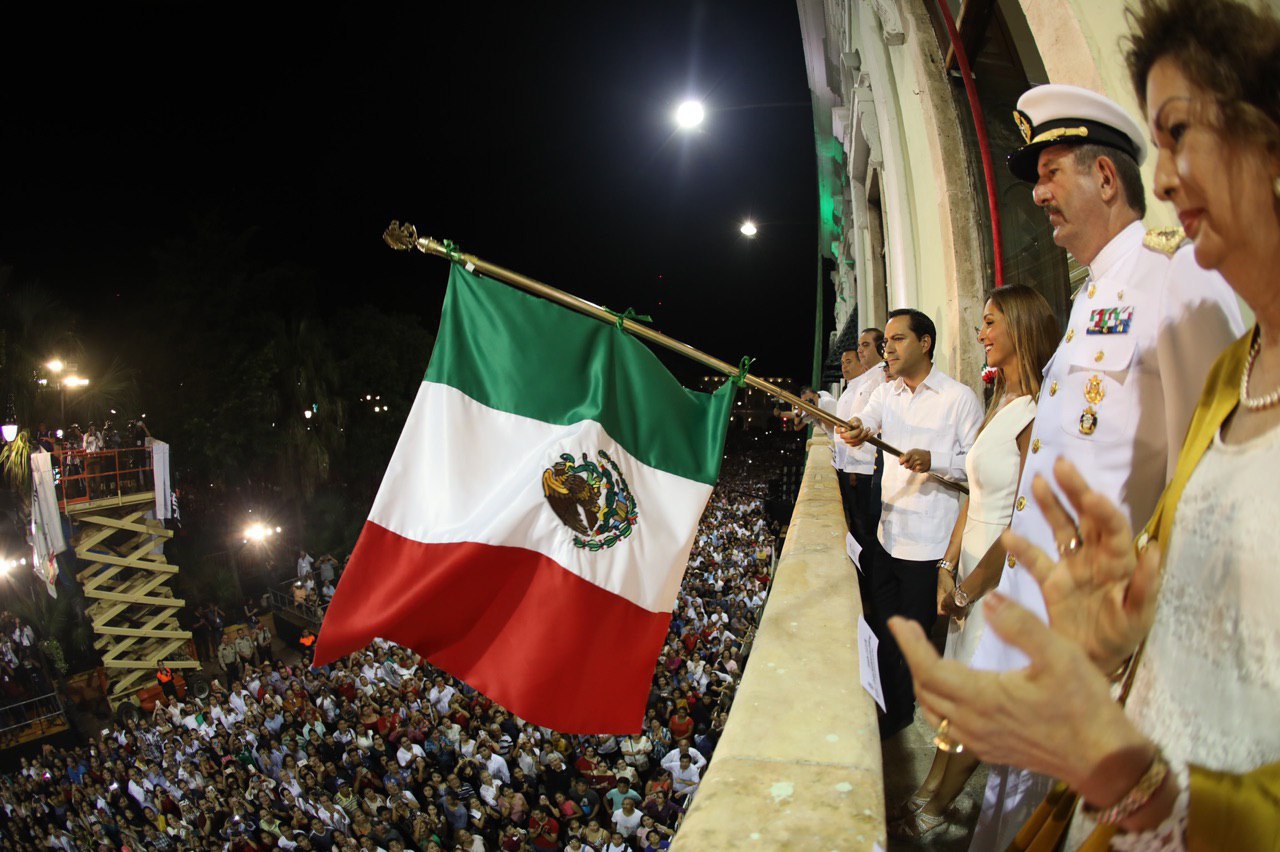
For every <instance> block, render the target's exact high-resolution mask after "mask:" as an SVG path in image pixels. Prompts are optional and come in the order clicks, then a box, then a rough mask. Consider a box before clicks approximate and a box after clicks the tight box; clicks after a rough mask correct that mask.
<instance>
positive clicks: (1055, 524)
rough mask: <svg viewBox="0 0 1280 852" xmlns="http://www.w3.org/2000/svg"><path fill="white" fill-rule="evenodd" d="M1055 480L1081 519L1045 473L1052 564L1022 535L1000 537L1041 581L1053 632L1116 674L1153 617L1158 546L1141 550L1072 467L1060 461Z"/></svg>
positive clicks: (1042, 489)
mask: <svg viewBox="0 0 1280 852" xmlns="http://www.w3.org/2000/svg"><path fill="white" fill-rule="evenodd" d="M1053 473H1054V478H1055V479H1056V480H1057V482H1058V486H1059V487H1060V488H1061V489H1062V493H1063V494H1064V495H1065V496H1066V498H1067V501H1068V502H1069V503H1070V504H1071V507H1072V508H1073V509H1074V510H1075V512H1076V516H1077V517H1078V518H1079V525H1078V526H1077V525H1076V524H1075V523H1073V522H1072V519H1071V516H1070V515H1068V514H1067V511H1066V510H1065V509H1064V508H1063V507H1062V504H1061V503H1060V502H1059V501H1058V498H1057V497H1056V496H1055V495H1054V493H1053V490H1052V489H1051V488H1050V487H1049V483H1048V482H1046V481H1045V480H1044V479H1043V477H1039V476H1037V477H1036V479H1035V482H1034V483H1033V484H1032V493H1033V494H1034V495H1035V498H1036V502H1037V503H1039V504H1040V509H1041V511H1043V512H1044V516H1045V519H1046V520H1047V521H1048V522H1049V526H1050V527H1052V528H1053V535H1054V539H1055V540H1056V541H1057V543H1058V551H1059V554H1060V555H1061V558H1060V560H1059V561H1057V562H1055V561H1054V560H1053V559H1052V558H1050V557H1049V556H1048V555H1047V554H1046V553H1045V552H1044V551H1042V550H1040V548H1038V547H1035V546H1033V545H1032V544H1031V543H1030V542H1029V541H1027V540H1026V539H1025V538H1023V537H1022V536H1020V535H1016V534H1015V533H1012V532H1009V531H1006V532H1005V533H1004V534H1003V538H1002V541H1003V542H1004V545H1005V547H1006V548H1008V551H1009V553H1011V554H1013V556H1015V557H1017V560H1018V564H1019V565H1021V566H1023V567H1025V568H1026V569H1027V570H1028V571H1029V572H1031V575H1032V576H1033V577H1035V578H1036V581H1037V582H1038V583H1039V584H1040V589H1041V591H1042V592H1043V594H1044V601H1045V607H1046V609H1047V611H1048V613H1049V623H1050V624H1051V625H1052V626H1053V629H1054V630H1055V631H1057V632H1058V633H1060V634H1062V635H1063V636H1065V637H1067V638H1068V639H1071V640H1073V641H1074V642H1076V643H1077V644H1079V645H1080V647H1081V648H1083V649H1084V651H1085V653H1086V654H1088V655H1089V658H1090V659H1091V660H1093V662H1094V663H1095V664H1096V665H1097V666H1098V668H1100V669H1101V670H1102V671H1103V672H1108V673H1110V672H1113V671H1115V670H1116V668H1117V667H1119V665H1120V664H1121V663H1123V662H1124V660H1125V659H1127V658H1128V657H1129V655H1130V654H1132V653H1133V652H1134V650H1135V649H1136V648H1137V647H1138V643H1139V642H1141V641H1142V638H1143V637H1144V636H1146V634H1147V631H1149V630H1150V629H1151V624H1152V621H1153V620H1154V619H1155V606H1156V597H1157V593H1158V591H1159V588H1160V551H1159V548H1158V547H1156V546H1154V545H1153V546H1150V547H1147V548H1146V549H1145V550H1143V552H1142V553H1140V554H1139V553H1137V552H1136V551H1135V549H1134V545H1133V530H1132V529H1131V528H1130V526H1129V522H1128V520H1127V519H1126V518H1125V516H1124V514H1123V513H1122V512H1121V511H1120V510H1119V509H1118V508H1116V506H1115V505H1114V504H1113V503H1112V502H1111V501H1110V500H1108V499H1107V498H1106V497H1104V496H1102V494H1100V493H1099V492H1097V491H1094V490H1092V489H1091V488H1089V486H1088V484H1087V483H1086V482H1085V481H1084V478H1083V477H1082V476H1081V475H1080V472H1079V471H1078V470H1077V469H1076V467H1075V465H1073V464H1071V463H1070V462H1068V461H1066V460H1065V459H1058V461H1057V462H1056V463H1055V464H1054V467H1053Z"/></svg>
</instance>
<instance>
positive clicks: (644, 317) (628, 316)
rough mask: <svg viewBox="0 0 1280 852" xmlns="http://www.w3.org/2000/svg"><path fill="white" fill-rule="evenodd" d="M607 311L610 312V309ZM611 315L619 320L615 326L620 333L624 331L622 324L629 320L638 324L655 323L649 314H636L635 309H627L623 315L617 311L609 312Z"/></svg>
mask: <svg viewBox="0 0 1280 852" xmlns="http://www.w3.org/2000/svg"><path fill="white" fill-rule="evenodd" d="M605 310H606V311H609V309H608V308H605ZM609 313H611V314H613V315H614V316H615V317H617V318H618V321H617V322H616V323H614V325H616V326H617V327H618V331H622V330H623V327H622V324H623V323H624V322H626V321H627V320H635V321H637V322H653V317H651V316H649V315H648V314H638V313H636V309H635V308H627V309H626V310H625V311H623V312H622V313H618V312H617V311H609Z"/></svg>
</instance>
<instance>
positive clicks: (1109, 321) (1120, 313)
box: [1085, 305, 1133, 334]
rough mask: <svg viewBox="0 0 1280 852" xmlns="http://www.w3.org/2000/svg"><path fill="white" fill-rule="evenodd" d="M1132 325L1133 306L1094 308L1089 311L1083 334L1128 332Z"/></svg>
mask: <svg viewBox="0 0 1280 852" xmlns="http://www.w3.org/2000/svg"><path fill="white" fill-rule="evenodd" d="M1131 325H1133V306H1132V305H1126V306H1125V307H1122V308H1096V309H1094V310H1092V311H1090V312H1089V325H1088V327H1087V328H1086V329H1085V334H1128V333H1129V327H1130V326H1131Z"/></svg>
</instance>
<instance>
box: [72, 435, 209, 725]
mask: <svg viewBox="0 0 1280 852" xmlns="http://www.w3.org/2000/svg"><path fill="white" fill-rule="evenodd" d="M55 455H56V456H58V467H59V473H60V481H59V483H58V492H59V493H58V496H59V498H60V499H59V507H60V508H61V509H62V511H64V512H65V513H66V514H67V517H68V518H70V519H71V521H72V529H73V538H72V542H71V543H72V545H73V546H74V548H75V553H76V556H77V557H78V558H79V559H81V560H82V561H83V562H85V563H87V565H86V567H84V568H82V569H81V570H80V571H79V573H78V574H77V575H76V579H78V580H79V581H80V584H81V586H82V588H83V590H84V595H85V597H86V598H87V599H88V600H89V601H90V603H89V605H88V606H87V607H86V609H85V613H86V615H87V616H88V618H89V621H90V623H91V624H92V626H93V631H94V633H95V634H96V639H95V641H94V643H93V644H94V648H96V649H97V650H98V651H99V652H100V653H101V654H102V665H103V667H104V669H105V670H106V673H107V678H108V681H109V687H108V693H107V698H108V700H109V701H110V703H111V706H112V708H113V709H114V708H116V707H118V706H119V704H120V703H121V702H123V701H126V700H128V699H129V698H130V697H131V696H133V695H134V694H135V693H136V692H138V690H140V689H144V688H146V687H151V686H155V671H156V669H157V667H158V666H159V665H160V664H161V663H164V664H165V665H167V666H168V667H169V668H171V669H199V668H200V663H199V661H198V660H196V659H195V658H194V655H193V654H192V653H190V650H191V646H190V644H189V643H190V641H191V632H190V631H189V630H184V629H183V628H182V627H181V626H180V625H179V623H178V611H179V610H180V609H182V607H183V606H185V605H186V602H185V601H184V600H182V599H181V598H178V597H175V596H174V593H173V590H172V589H171V588H170V587H169V581H170V580H171V579H172V578H173V577H175V576H176V575H177V574H178V566H177V565H173V564H171V563H170V562H169V561H168V560H167V559H166V558H165V554H164V549H163V548H164V543H165V541H167V540H168V539H170V538H172V537H173V532H172V530H168V529H165V526H164V522H163V521H161V520H157V519H156V518H155V517H154V515H155V512H154V511H153V510H154V508H155V506H156V493H155V488H156V486H155V473H154V467H153V459H152V452H151V448H150V447H137V448H130V449H121V450H106V451H104V452H94V453H88V452H82V451H78V450H69V451H65V452H60V453H57V454H55ZM149 514H150V515H151V516H152V517H148V515H149Z"/></svg>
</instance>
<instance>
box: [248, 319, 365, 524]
mask: <svg viewBox="0 0 1280 852" xmlns="http://www.w3.org/2000/svg"><path fill="white" fill-rule="evenodd" d="M266 357H267V358H269V359H270V361H271V363H274V364H275V365H276V367H277V373H276V392H277V396H276V401H277V404H278V409H277V411H276V412H275V417H276V421H275V422H276V423H277V424H279V425H278V427H277V429H278V436H279V437H278V440H279V446H280V452H279V454H278V455H277V459H278V463H277V464H278V474H279V480H278V481H279V482H280V483H281V485H282V487H283V490H284V494H285V497H286V498H287V499H289V501H290V503H291V504H292V507H293V511H294V524H295V527H294V529H295V530H296V531H297V532H298V533H299V534H301V533H302V532H303V528H302V518H303V514H302V507H303V505H304V504H305V503H306V501H307V500H309V499H310V498H311V497H312V495H314V494H315V491H316V488H317V486H319V485H321V484H322V483H324V482H326V481H327V480H328V479H329V464H330V460H331V458H332V456H333V454H334V453H335V452H336V451H337V449H338V448H339V447H340V446H341V444H342V438H343V432H342V429H343V423H344V420H345V414H346V411H345V406H344V404H343V402H342V399H341V397H340V396H339V393H338V387H339V372H338V363H337V360H336V359H335V358H334V355H333V349H332V347H331V346H330V345H329V339H328V333H327V330H326V329H325V327H324V325H323V324H321V323H319V322H316V321H314V320H308V319H300V320H293V321H290V322H289V323H288V324H287V325H285V326H284V327H282V328H280V329H279V330H278V332H277V333H276V334H275V335H274V337H273V338H272V340H271V341H270V343H269V344H268V346H267V349H266Z"/></svg>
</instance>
